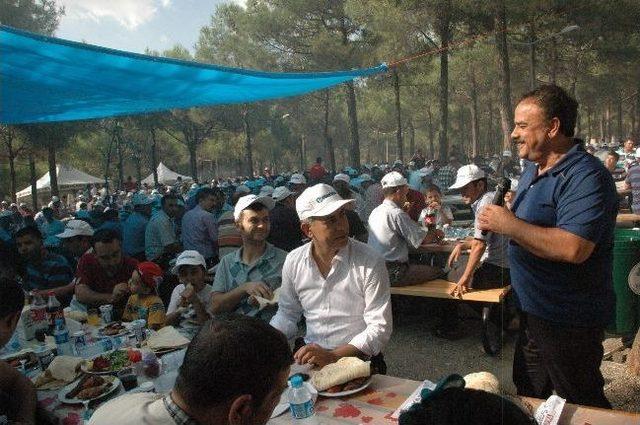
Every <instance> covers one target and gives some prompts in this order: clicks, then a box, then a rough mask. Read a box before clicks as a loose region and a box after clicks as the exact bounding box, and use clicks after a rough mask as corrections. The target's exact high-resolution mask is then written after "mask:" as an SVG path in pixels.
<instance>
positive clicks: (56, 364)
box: [33, 356, 82, 390]
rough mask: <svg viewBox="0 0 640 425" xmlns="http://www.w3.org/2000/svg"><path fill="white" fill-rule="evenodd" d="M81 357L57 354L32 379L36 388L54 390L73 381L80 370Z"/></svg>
mask: <svg viewBox="0 0 640 425" xmlns="http://www.w3.org/2000/svg"><path fill="white" fill-rule="evenodd" d="M80 364H82V359H81V358H79V357H71V356H57V357H54V359H53V360H52V361H51V364H50V365H49V367H48V368H47V370H45V371H44V372H43V373H41V374H40V375H38V376H37V377H36V379H34V381H33V385H34V386H35V387H36V388H37V389H38V390H56V389H59V388H62V387H64V386H65V385H68V384H69V383H71V382H73V380H74V379H76V377H77V376H78V373H79V371H80Z"/></svg>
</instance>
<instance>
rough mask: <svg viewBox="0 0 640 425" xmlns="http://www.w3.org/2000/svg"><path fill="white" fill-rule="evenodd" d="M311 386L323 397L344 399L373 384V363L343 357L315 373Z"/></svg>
mask: <svg viewBox="0 0 640 425" xmlns="http://www.w3.org/2000/svg"><path fill="white" fill-rule="evenodd" d="M311 384H312V385H313V386H314V387H315V388H316V389H317V390H318V394H319V395H321V396H323V397H344V396H348V395H351V394H355V393H357V392H360V391H362V390H364V389H365V388H367V387H368V386H369V385H370V384H371V362H365V361H364V360H361V359H359V358H357V357H343V358H341V359H340V360H338V361H337V362H335V363H331V364H328V365H326V366H325V367H323V368H322V369H320V370H319V371H317V372H315V373H314V374H313V376H312V378H311Z"/></svg>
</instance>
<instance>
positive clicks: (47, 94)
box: [0, 26, 387, 124]
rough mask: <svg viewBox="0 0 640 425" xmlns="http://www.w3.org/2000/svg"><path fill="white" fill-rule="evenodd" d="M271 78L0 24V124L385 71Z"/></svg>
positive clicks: (142, 108)
mask: <svg viewBox="0 0 640 425" xmlns="http://www.w3.org/2000/svg"><path fill="white" fill-rule="evenodd" d="M386 69H387V66H386V65H385V64H381V65H378V66H376V67H373V68H367V69H358V70H352V71H338V72H315V73H277V72H261V71H253V70H246V69H239V68H228V67H223V66H217V65H208V64H202V63H197V62H189V61H181V60H174V59H167V58H159V57H155V56H146V55H140V54H135V53H129V52H123V51H119V50H113V49H107V48H103V47H98V46H93V45H89V44H83V43H76V42H72V41H68V40H62V39H58V38H53V37H45V36H42V35H37V34H32V33H28V32H24V31H20V30H16V29H14V28H10V27H7V26H0V79H1V81H0V83H1V84H0V89H1V91H0V122H1V123H3V124H26V123H45V122H56V121H72V120H84V119H93V118H104V117H113V116H118V115H131V114H139V113H146V112H155V111H166V110H169V109H180V108H190V107H194V106H207V105H220V104H231V103H248V102H255V101H260V100H267V99H276V98H282V97H288V96H298V95H302V94H305V93H309V92H312V91H314V90H320V89H324V88H327V87H331V86H334V85H336V84H340V83H344V82H345V81H349V80H352V79H354V78H358V77H366V76H368V75H372V74H376V73H379V72H384V71H386Z"/></svg>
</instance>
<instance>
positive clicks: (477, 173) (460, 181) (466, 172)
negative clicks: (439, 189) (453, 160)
mask: <svg viewBox="0 0 640 425" xmlns="http://www.w3.org/2000/svg"><path fill="white" fill-rule="evenodd" d="M485 177H486V176H485V174H484V171H482V170H481V169H480V167H478V166H477V165H475V164H469V165H463V166H462V167H460V168H459V169H458V175H457V176H456V181H455V183H453V185H451V187H450V188H449V189H450V190H455V189H462V188H463V187H465V186H466V185H468V184H469V183H471V182H473V181H476V180H480V179H483V178H485Z"/></svg>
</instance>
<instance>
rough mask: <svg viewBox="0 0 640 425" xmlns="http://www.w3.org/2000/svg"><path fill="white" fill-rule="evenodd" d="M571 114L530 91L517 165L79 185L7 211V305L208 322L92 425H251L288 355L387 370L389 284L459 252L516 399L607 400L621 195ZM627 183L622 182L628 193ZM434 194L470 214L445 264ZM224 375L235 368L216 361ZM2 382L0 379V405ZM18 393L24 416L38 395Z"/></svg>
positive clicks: (447, 307) (446, 332) (434, 269)
mask: <svg viewBox="0 0 640 425" xmlns="http://www.w3.org/2000/svg"><path fill="white" fill-rule="evenodd" d="M576 114H577V103H576V102H575V101H574V100H573V99H572V98H571V97H570V96H568V95H567V94H566V92H565V91H564V90H562V89H561V88H559V87H557V86H553V85H551V86H543V87H541V88H539V89H536V90H534V91H532V92H530V93H527V94H525V95H524V96H523V97H522V98H521V99H520V101H519V103H518V105H517V108H516V110H515V129H514V130H513V133H512V137H513V140H514V142H515V149H516V150H517V156H518V158H519V159H520V160H519V161H518V160H513V158H512V155H511V151H505V152H504V153H503V155H502V157H498V158H474V159H473V160H471V161H468V162H469V163H468V164H466V165H462V164H461V163H460V162H458V159H457V158H455V157H452V158H450V161H449V162H448V163H447V164H440V163H439V162H438V161H436V160H426V159H425V158H424V156H423V154H422V153H421V152H417V153H416V154H415V155H414V157H413V158H411V160H410V162H408V163H407V164H404V163H402V162H401V161H396V162H394V163H393V164H380V165H377V166H373V165H372V166H363V167H361V168H360V169H359V170H356V169H354V168H352V167H347V168H346V169H345V170H344V171H343V172H340V173H337V174H334V173H329V172H327V170H326V169H325V168H324V167H323V165H322V160H321V159H320V158H318V159H317V161H316V162H315V163H314V164H313V165H312V166H311V168H310V169H309V170H308V171H305V172H304V173H294V174H291V175H287V174H282V175H278V176H273V175H272V174H271V172H270V170H269V169H265V170H264V173H263V174H262V175H261V176H254V177H253V178H251V179H217V180H214V181H212V182H211V183H210V184H197V183H194V184H192V185H190V186H189V185H187V184H184V183H183V182H182V181H177V182H176V183H175V185H172V186H162V187H158V188H155V189H152V190H151V189H149V188H144V187H140V188H139V187H136V186H135V185H129V186H128V187H127V189H128V191H123V192H118V193H116V194H114V195H109V194H107V193H106V192H103V193H102V194H100V192H99V191H97V190H96V193H93V190H92V189H91V188H88V192H89V193H83V194H80V196H79V197H78V203H77V205H75V208H73V207H74V206H71V208H69V207H68V206H65V205H63V204H62V203H61V202H60V200H59V199H57V198H53V199H52V200H51V203H50V204H49V205H48V206H47V207H45V208H43V209H42V211H40V212H39V213H38V214H36V215H31V213H30V212H28V213H27V212H26V211H28V209H25V207H24V206H22V205H21V206H16V205H8V204H7V205H4V204H3V210H2V212H0V220H1V221H0V239H1V246H2V251H3V253H6V255H4V254H3V255H2V256H1V257H0V258H1V259H0V261H1V262H2V266H1V267H0V269H1V270H2V276H1V277H2V279H4V280H3V282H4V283H3V284H2V288H0V289H1V290H2V291H3V292H2V295H1V296H2V297H3V298H4V294H5V292H6V291H9V289H6V288H12V287H14V286H16V285H12V284H11V283H10V282H18V284H17V285H18V287H19V288H20V289H21V290H22V291H24V292H28V293H32V294H40V295H46V294H48V293H49V292H53V293H54V294H55V295H56V297H57V298H58V299H59V300H60V302H61V303H63V305H65V306H69V305H71V306H72V307H73V308H78V309H85V310H90V309H93V308H97V307H99V306H101V305H105V304H111V305H113V307H114V314H115V317H116V318H117V319H122V320H134V319H137V318H144V319H145V320H147V323H148V324H149V326H150V327H153V328H154V329H159V328H161V327H162V326H165V325H169V324H171V325H176V326H179V325H180V324H181V323H182V321H183V320H184V319H185V318H187V317H188V318H189V319H190V320H191V321H193V320H195V321H196V322H198V323H199V324H200V325H202V329H201V330H200V332H199V333H198V334H197V336H196V337H195V338H194V340H193V341H192V343H191V345H190V347H189V349H188V351H187V355H186V357H185V361H184V363H183V366H182V367H181V368H180V373H179V376H178V381H177V382H176V386H175V388H174V390H173V391H172V392H171V394H170V395H169V396H166V397H162V396H159V395H135V396H129V397H122V398H120V399H118V401H115V402H113V403H110V404H108V405H107V406H108V407H109V411H104V410H103V409H100V410H98V412H97V413H96V415H95V417H94V420H93V421H94V422H93V423H96V424H102V423H105V424H106V423H123V424H124V423H137V422H139V421H140V420H141V419H142V418H143V417H144V418H145V419H146V420H148V421H150V422H153V423H171V424H173V423H200V422H201V421H202V420H203V419H204V418H207V421H206V422H207V423H255V424H260V423H265V422H266V420H267V419H268V417H269V414H270V412H271V410H270V409H273V406H274V403H275V402H277V400H278V398H279V394H280V393H281V392H282V390H283V389H284V388H285V387H286V379H287V375H288V370H289V365H290V364H291V363H292V362H293V361H295V362H297V363H300V364H305V363H310V364H313V365H315V366H317V367H322V366H325V365H327V364H329V363H333V362H336V361H337V360H338V359H340V358H341V357H351V356H355V357H360V358H363V359H368V360H371V362H372V366H373V368H374V370H375V371H376V372H377V373H385V372H386V368H387V366H386V362H385V359H384V355H383V352H384V348H385V346H386V345H387V343H388V342H389V340H390V338H391V334H392V331H393V323H392V311H391V297H390V287H391V286H403V285H411V284H414V283H418V282H423V281H426V280H431V279H434V278H438V277H446V276H447V275H446V272H447V271H448V269H451V268H452V267H451V266H452V265H454V264H455V263H457V261H458V260H459V259H460V257H461V256H462V253H463V252H464V251H469V252H470V253H469V259H468V261H467V263H466V265H465V266H463V267H462V268H461V270H460V271H461V274H459V275H458V277H457V278H456V287H455V289H454V290H453V292H452V294H453V295H456V296H459V295H462V294H464V293H465V292H467V291H469V290H471V289H481V288H492V287H501V286H505V285H509V284H511V285H512V287H513V289H514V292H515V296H514V298H515V300H514V303H515V304H514V307H513V309H514V310H516V311H517V313H518V315H519V317H520V331H519V337H518V343H517V346H516V352H515V357H514V365H513V379H514V383H515V384H516V387H517V390H518V394H520V395H525V396H532V397H539V398H546V397H548V396H549V395H551V393H552V392H554V391H555V392H556V393H557V394H559V395H560V396H561V397H563V398H566V399H567V400H568V401H569V402H572V403H578V404H585V405H590V406H598V407H610V405H609V402H608V401H607V400H606V398H605V396H604V393H603V385H604V381H603V379H602V374H601V372H600V370H599V365H600V361H601V359H602V354H603V353H602V345H601V341H602V338H603V332H604V328H605V326H606V325H607V324H608V323H609V321H610V319H611V315H612V311H613V303H614V300H613V289H612V281H611V280H612V277H611V274H612V241H613V229H614V224H615V215H616V213H617V209H618V199H617V195H616V190H615V186H614V181H613V178H612V175H613V173H614V171H613V170H611V167H610V165H607V167H606V168H605V166H604V165H603V164H602V163H601V162H600V161H598V160H597V159H596V158H595V157H593V156H592V155H589V154H588V152H587V150H586V148H585V146H584V144H583V143H582V142H581V141H579V140H577V139H575V138H574V137H573V136H574V134H573V128H574V127H575V120H576ZM626 146H627V144H625V151H626ZM638 168H639V169H640V167H638ZM633 170H634V168H633V166H631V167H630V168H628V170H627V176H626V178H627V179H628V181H629V182H630V184H631V185H632V186H633V184H634V181H636V182H637V183H639V184H640V178H638V180H635V177H634V174H633V172H634V171H633ZM504 176H506V177H510V178H512V179H513V184H512V187H511V192H508V193H507V194H506V195H505V201H506V205H505V206H504V207H503V206H498V205H492V200H493V198H494V192H493V191H492V190H491V187H492V185H493V181H494V179H495V178H497V177H504ZM516 185H517V188H516ZM639 190H640V187H639ZM443 193H459V194H461V199H462V202H463V203H464V204H467V205H468V206H470V207H471V209H472V210H473V213H474V217H475V218H474V224H473V230H472V235H471V236H469V237H468V238H466V239H464V240H462V241H460V243H459V244H458V245H457V246H456V247H455V249H454V250H453V252H452V253H451V254H450V255H448V256H446V257H444V258H442V257H439V258H426V259H425V256H424V255H416V250H417V249H420V247H421V246H424V245H429V244H434V243H439V242H440V241H442V240H443V238H444V236H445V233H446V231H447V228H448V226H450V225H451V224H452V222H453V220H454V214H453V213H454V212H455V206H454V205H446V203H445V202H444V198H443ZM637 199H640V196H638V198H637ZM74 209H75V211H74ZM435 257H438V256H437V255H436V256H435ZM23 298H24V297H23ZM23 298H22V299H23ZM16 305H17V301H16ZM20 305H21V304H20ZM455 308H457V304H451V303H449V304H444V305H443V309H442V311H441V312H439V313H438V314H439V315H440V316H441V317H442V318H443V319H447V320H442V321H441V324H440V325H439V326H438V327H437V328H436V329H435V330H434V334H435V335H436V336H442V337H446V338H452V337H454V335H455V329H452V328H451V327H452V326H453V327H454V328H455V325H456V320H454V319H455V318H456V317H457V313H456V311H455ZM0 313H2V314H4V317H0V320H2V321H4V322H6V323H4V322H3V323H2V326H3V328H2V329H0V331H2V335H3V338H4V337H6V334H7V333H8V334H10V333H11V332H12V329H15V323H14V322H16V320H14V319H15V317H14V316H12V315H11V314H13V313H15V308H7V309H5V307H4V306H3V307H2V310H0ZM230 313H234V314H235V315H234V316H229V315H228V314H230ZM500 319H501V318H497V319H496V320H500ZM211 320H213V321H211ZM445 324H446V325H445ZM445 326H448V328H445ZM283 335H284V336H283ZM5 339H6V338H5ZM3 341H4V340H3ZM238 341H251V345H252V349H251V350H247V349H245V348H246V347H244V348H243V345H242V344H239V343H238ZM287 341H289V342H291V345H292V346H293V351H291V350H290V348H289V345H288V344H287ZM255 355H258V356H260V359H258V360H256V359H255V358H253V357H252V356H255ZM263 356H268V357H263ZM232 362H235V363H234V364H236V363H237V366H238V367H231V366H229V367H225V368H222V367H217V366H216V365H220V364H225V365H231V364H232ZM0 365H1V363H0ZM260 365H261V366H260ZM263 366H264V367H263ZM203 371H204V372H206V373H203ZM203 375H206V379H203ZM15 379H17V378H15V377H14V376H13V375H11V379H4V378H3V379H1V380H0V392H4V390H5V389H6V388H7V387H6V385H13V384H14V381H15ZM23 386H24V385H23ZM24 387H25V388H24V389H23V390H22V387H19V388H21V391H20V397H26V398H27V399H28V403H27V401H22V402H21V403H22V404H21V405H20V406H21V407H20V409H21V411H22V412H23V413H24V412H25V411H27V410H30V409H31V408H32V407H33V405H32V404H31V401H32V399H33V397H34V396H33V393H32V392H31V390H30V389H28V388H27V387H26V386H24ZM457 397H464V395H463V394H462V393H460V394H459V395H457ZM434 403H435V401H434ZM423 404H427V403H423ZM426 408H427V407H425V409H426ZM414 413H415V412H414ZM423 413H424V412H423ZM425 414H426V413H425ZM116 415H120V416H116ZM21 417H23V418H25V416H21ZM414 417H420V415H417V416H416V415H414ZM116 418H117V419H116ZM232 418H234V419H233V420H232ZM187 419H188V420H187ZM405 420H408V419H405ZM401 423H402V421H401ZM406 423H410V422H406ZM411 423H418V422H411ZM424 423H428V422H424ZM443 423H444V422H443Z"/></svg>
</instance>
